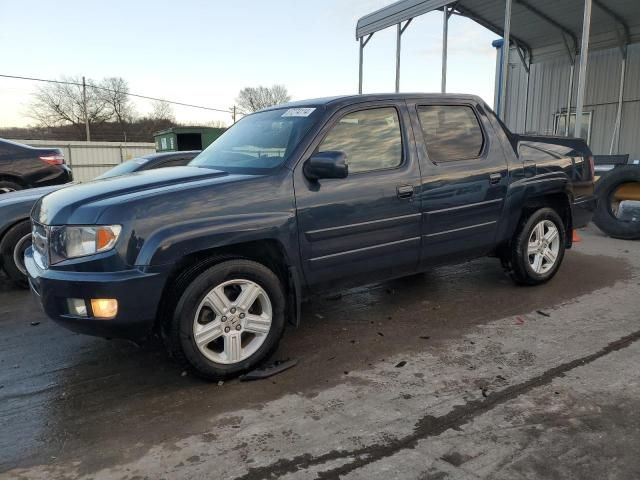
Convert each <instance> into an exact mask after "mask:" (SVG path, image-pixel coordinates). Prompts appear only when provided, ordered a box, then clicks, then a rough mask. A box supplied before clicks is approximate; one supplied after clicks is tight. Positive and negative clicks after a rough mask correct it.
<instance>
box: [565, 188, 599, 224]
mask: <svg viewBox="0 0 640 480" xmlns="http://www.w3.org/2000/svg"><path fill="white" fill-rule="evenodd" d="M597 206H598V197H596V196H595V195H589V196H588V197H581V198H578V199H576V201H575V202H573V204H572V205H571V217H572V220H573V228H582V227H586V226H587V224H588V223H589V222H590V221H591V218H592V217H593V214H594V213H595V211H596V207H597Z"/></svg>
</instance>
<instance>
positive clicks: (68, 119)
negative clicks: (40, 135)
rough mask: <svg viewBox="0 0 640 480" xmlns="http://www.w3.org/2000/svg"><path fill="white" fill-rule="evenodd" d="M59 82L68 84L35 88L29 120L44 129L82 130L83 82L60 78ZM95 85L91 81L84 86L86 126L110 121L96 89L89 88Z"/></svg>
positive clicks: (83, 122)
mask: <svg viewBox="0 0 640 480" xmlns="http://www.w3.org/2000/svg"><path fill="white" fill-rule="evenodd" d="M61 81H62V82H67V83H48V84H45V85H42V86H40V87H38V88H37V90H36V92H35V93H34V100H33V102H32V103H31V106H30V110H29V116H31V117H32V118H33V119H35V120H36V121H37V122H38V123H39V124H40V125H42V126H45V127H53V126H59V125H66V124H71V125H74V126H76V127H78V128H84V124H85V111H84V103H83V95H82V79H80V78H77V77H62V79H61ZM94 85H95V82H93V81H92V80H89V81H88V82H87V91H86V97H87V109H86V112H87V114H86V118H87V120H88V122H89V124H97V123H103V122H105V121H107V120H109V119H110V118H111V112H110V111H109V108H108V106H107V104H106V103H105V101H104V99H103V98H102V97H101V96H100V95H99V94H98V93H97V92H98V91H97V89H95V88H92V87H93V86H94Z"/></svg>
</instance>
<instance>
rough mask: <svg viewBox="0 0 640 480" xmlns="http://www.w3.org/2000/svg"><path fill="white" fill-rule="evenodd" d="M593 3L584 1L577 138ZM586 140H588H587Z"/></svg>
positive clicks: (580, 118) (580, 121)
mask: <svg viewBox="0 0 640 480" xmlns="http://www.w3.org/2000/svg"><path fill="white" fill-rule="evenodd" d="M591 2H592V0H584V15H583V19H582V41H581V42H580V76H579V77H578V95H577V98H576V124H575V125H576V128H575V130H574V132H573V135H574V136H575V137H579V136H580V130H581V129H582V110H583V108H584V89H585V85H586V83H587V78H586V76H587V63H588V57H589V30H590V28H591ZM585 140H586V139H585Z"/></svg>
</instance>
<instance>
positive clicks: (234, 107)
mask: <svg viewBox="0 0 640 480" xmlns="http://www.w3.org/2000/svg"><path fill="white" fill-rule="evenodd" d="M233 123H236V106H235V105H234V106H233Z"/></svg>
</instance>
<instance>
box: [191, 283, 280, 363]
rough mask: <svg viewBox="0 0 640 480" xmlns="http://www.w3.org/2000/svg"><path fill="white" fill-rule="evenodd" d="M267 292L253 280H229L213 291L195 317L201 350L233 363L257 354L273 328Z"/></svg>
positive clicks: (201, 304) (213, 359)
mask: <svg viewBox="0 0 640 480" xmlns="http://www.w3.org/2000/svg"><path fill="white" fill-rule="evenodd" d="M272 317H273V310H272V307H271V300H270V299H269V296H268V295H267V292H265V291H264V289H263V288H262V287H261V286H260V285H258V284H257V283H255V282H252V281H251V280H240V279H239V280H229V281H228V282H224V283H221V284H220V285H218V286H217V287H215V288H213V289H212V290H210V291H209V292H208V293H207V294H206V295H205V296H204V298H203V299H202V301H201V302H200V305H199V306H198V309H197V311H196V315H195V318H194V320H193V339H194V341H195V343H196V346H197V347H198V350H200V352H201V353H202V354H203V355H204V356H205V357H207V358H208V359H209V360H211V361H213V362H216V363H224V364H233V363H238V362H241V361H242V360H244V359H246V358H249V357H250V356H251V355H253V354H254V353H255V352H256V351H257V350H258V349H259V348H260V346H261V345H262V344H263V343H264V341H265V340H266V338H267V335H268V334H269V331H270V330H271V320H272Z"/></svg>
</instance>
